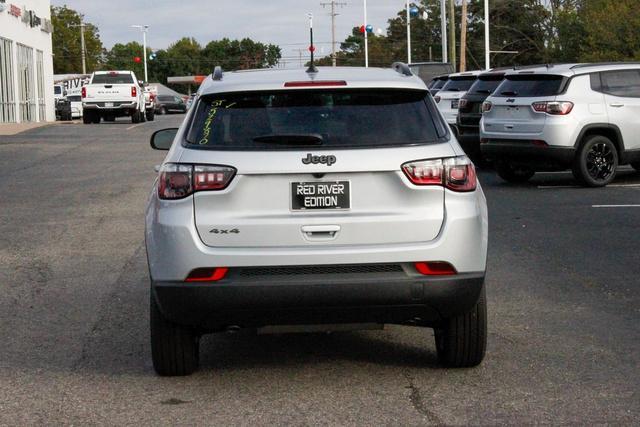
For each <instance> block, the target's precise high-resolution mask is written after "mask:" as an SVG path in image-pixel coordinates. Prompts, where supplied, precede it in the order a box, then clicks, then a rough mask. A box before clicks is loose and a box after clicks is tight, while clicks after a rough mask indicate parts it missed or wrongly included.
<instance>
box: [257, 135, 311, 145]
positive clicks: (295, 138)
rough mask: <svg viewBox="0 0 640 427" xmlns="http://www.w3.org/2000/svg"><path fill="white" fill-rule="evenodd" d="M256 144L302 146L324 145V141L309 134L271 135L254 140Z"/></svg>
mask: <svg viewBox="0 0 640 427" xmlns="http://www.w3.org/2000/svg"><path fill="white" fill-rule="evenodd" d="M253 140H254V141H255V142H265V143H269V144H301V145H322V143H323V142H324V139H323V138H322V136H321V135H318V134H317V133H308V134H292V133H285V134H270V135H260V136H256V137H255V138H253Z"/></svg>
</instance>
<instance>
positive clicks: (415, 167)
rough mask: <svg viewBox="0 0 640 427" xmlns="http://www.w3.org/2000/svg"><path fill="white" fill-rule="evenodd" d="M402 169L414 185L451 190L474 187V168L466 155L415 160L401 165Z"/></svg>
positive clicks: (475, 181) (471, 188)
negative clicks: (438, 186)
mask: <svg viewBox="0 0 640 427" xmlns="http://www.w3.org/2000/svg"><path fill="white" fill-rule="evenodd" d="M402 171H403V172H404V174H405V175H406V176H407V178H409V181H411V183H412V184H415V185H440V186H444V187H446V188H448V189H449V190H452V191H458V192H468V191H473V190H475V189H476V187H477V185H478V178H477V176H476V169H475V168H474V166H473V163H471V160H469V158H467V157H466V156H461V157H450V158H446V159H435V160H417V161H414V162H409V163H405V164H404V165H402Z"/></svg>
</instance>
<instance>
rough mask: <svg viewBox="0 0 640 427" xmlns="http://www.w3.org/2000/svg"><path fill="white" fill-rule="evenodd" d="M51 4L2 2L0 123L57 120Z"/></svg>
mask: <svg viewBox="0 0 640 427" xmlns="http://www.w3.org/2000/svg"><path fill="white" fill-rule="evenodd" d="M50 6H51V2H50V0H19V2H18V0H13V1H12V0H0V123H24V122H43V121H53V120H55V111H54V108H55V106H54V99H53V52H52V47H51V33H52V32H53V26H52V25H51V12H50Z"/></svg>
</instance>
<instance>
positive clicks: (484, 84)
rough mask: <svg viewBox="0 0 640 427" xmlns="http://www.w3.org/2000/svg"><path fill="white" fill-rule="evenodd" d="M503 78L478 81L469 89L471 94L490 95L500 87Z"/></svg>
mask: <svg viewBox="0 0 640 427" xmlns="http://www.w3.org/2000/svg"><path fill="white" fill-rule="evenodd" d="M500 82H502V78H498V79H490V80H489V79H478V80H476V81H475V82H474V83H473V85H471V87H470V88H469V93H479V94H487V95H490V94H492V93H493V91H494V90H496V88H497V87H498V86H500Z"/></svg>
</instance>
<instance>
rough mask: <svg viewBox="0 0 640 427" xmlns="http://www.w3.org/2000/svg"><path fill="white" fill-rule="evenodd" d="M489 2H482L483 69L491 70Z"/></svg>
mask: <svg viewBox="0 0 640 427" xmlns="http://www.w3.org/2000/svg"><path fill="white" fill-rule="evenodd" d="M490 53H491V50H490V48H489V0H484V68H485V69H487V70H488V69H489V68H491V59H490V58H489V54H490Z"/></svg>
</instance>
